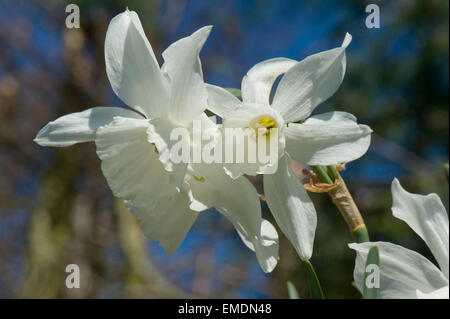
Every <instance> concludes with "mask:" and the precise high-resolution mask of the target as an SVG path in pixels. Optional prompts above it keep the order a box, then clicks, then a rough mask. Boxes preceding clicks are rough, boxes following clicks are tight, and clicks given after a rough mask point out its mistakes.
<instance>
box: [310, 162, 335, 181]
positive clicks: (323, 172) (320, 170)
mask: <svg viewBox="0 0 450 319" xmlns="http://www.w3.org/2000/svg"><path fill="white" fill-rule="evenodd" d="M311 168H312V169H313V171H314V173H316V175H317V177H318V178H319V180H320V181H321V182H322V183H327V184H333V181H332V180H331V178H330V176H328V173H327V169H326V168H325V167H324V166H322V165H316V166H311Z"/></svg>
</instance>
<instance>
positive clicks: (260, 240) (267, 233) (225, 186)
mask: <svg viewBox="0 0 450 319" xmlns="http://www.w3.org/2000/svg"><path fill="white" fill-rule="evenodd" d="M192 167H193V168H194V172H195V174H198V175H199V176H196V177H197V178H193V179H192V180H191V181H190V182H189V183H190V186H191V189H192V192H193V194H194V197H195V198H196V199H197V200H199V201H201V202H203V203H204V204H205V205H206V206H207V207H215V208H216V209H217V210H218V211H219V212H221V213H222V214H223V215H224V216H225V217H226V218H227V219H228V220H229V221H230V222H231V223H232V224H233V225H234V227H235V229H236V231H237V232H238V233H239V235H240V237H241V239H242V240H243V241H244V243H245V244H246V246H247V247H249V248H250V249H252V250H254V251H255V253H256V257H257V259H258V261H259V264H260V265H261V268H262V269H263V271H264V272H271V271H272V270H273V269H274V268H275V266H276V264H277V261H278V236H277V234H276V231H275V229H274V228H273V226H271V225H269V224H268V222H267V221H265V220H264V219H262V217H261V206H260V202H259V198H258V194H257V193H256V190H255V188H254V187H253V185H252V184H251V183H250V182H249V181H248V180H247V179H246V178H245V177H242V176H241V177H239V178H237V179H235V180H233V179H231V178H230V177H229V176H227V175H226V174H225V173H224V171H223V169H222V167H221V166H220V165H216V164H210V165H206V164H195V165H192ZM199 178H203V179H204V180H203V179H202V181H199Z"/></svg>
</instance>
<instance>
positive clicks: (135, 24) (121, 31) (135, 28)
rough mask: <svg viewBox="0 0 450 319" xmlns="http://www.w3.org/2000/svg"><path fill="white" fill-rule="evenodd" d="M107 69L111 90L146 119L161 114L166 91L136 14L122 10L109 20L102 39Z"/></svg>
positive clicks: (162, 113)
mask: <svg viewBox="0 0 450 319" xmlns="http://www.w3.org/2000/svg"><path fill="white" fill-rule="evenodd" d="M105 61H106V72H107V74H108V78H109V81H110V82H111V86H112V88H113V90H114V92H115V93H116V94H117V96H119V97H120V98H121V99H122V101H124V102H125V103H126V104H127V105H129V106H130V107H132V108H134V109H136V110H138V111H140V112H142V113H143V114H145V115H146V116H147V117H148V118H153V117H157V116H163V115H164V114H165V113H166V111H167V105H168V102H169V93H168V88H167V80H166V79H165V78H164V76H163V74H162V72H161V70H160V68H159V64H158V62H157V60H156V58H155V54H154V53H153V49H152V47H151V45H150V43H149V42H148V40H147V37H146V36H145V33H144V30H143V29H142V25H141V22H140V20H139V17H138V15H137V14H136V12H134V11H128V10H127V11H125V12H123V13H121V14H119V15H117V16H116V17H114V18H113V19H112V20H111V23H110V24H109V27H108V31H107V32H106V39H105Z"/></svg>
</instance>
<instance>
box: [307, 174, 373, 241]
mask: <svg viewBox="0 0 450 319" xmlns="http://www.w3.org/2000/svg"><path fill="white" fill-rule="evenodd" d="M312 169H313V171H314V173H315V175H316V177H317V179H318V180H319V181H320V182H321V183H325V184H329V185H330V184H332V185H333V187H331V188H330V187H329V185H326V186H324V187H321V186H320V184H316V185H314V187H307V189H308V190H309V191H314V192H320V189H321V188H322V189H323V192H326V193H328V195H329V196H330V197H331V200H332V202H333V204H334V205H336V207H337V208H338V210H339V212H340V213H341V215H342V217H343V218H344V220H345V222H346V223H347V226H348V228H349V230H350V232H351V233H352V235H353V236H354V237H355V240H356V241H357V242H366V241H369V240H370V239H369V233H368V231H367V227H366V225H365V223H364V219H363V217H362V215H361V213H360V212H359V209H358V206H356V203H355V201H354V200H353V197H352V195H351V194H350V191H349V190H348V188H347V185H346V184H345V182H344V180H343V178H342V177H341V175H340V174H339V172H338V170H337V169H336V166H327V167H326V168H325V167H324V166H320V165H317V166H313V167H312Z"/></svg>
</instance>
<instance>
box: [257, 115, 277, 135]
mask: <svg viewBox="0 0 450 319" xmlns="http://www.w3.org/2000/svg"><path fill="white" fill-rule="evenodd" d="M251 127H252V128H253V129H254V130H255V133H256V134H255V135H256V137H258V136H259V135H262V136H265V137H266V139H267V140H268V139H270V130H271V129H273V128H277V123H276V122H275V120H274V119H272V118H270V117H261V118H259V119H258V120H256V121H254V122H253V124H252V125H251Z"/></svg>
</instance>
